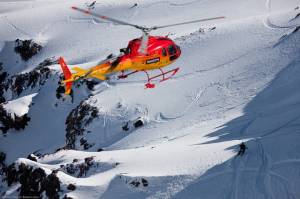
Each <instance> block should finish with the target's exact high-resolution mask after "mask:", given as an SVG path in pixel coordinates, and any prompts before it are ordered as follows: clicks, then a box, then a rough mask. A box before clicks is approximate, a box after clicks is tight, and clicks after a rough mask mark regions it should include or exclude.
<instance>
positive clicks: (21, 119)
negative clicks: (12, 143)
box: [0, 105, 30, 134]
mask: <svg viewBox="0 0 300 199" xmlns="http://www.w3.org/2000/svg"><path fill="white" fill-rule="evenodd" d="M29 121H30V117H28V116H27V114H25V115H22V116H17V115H16V114H14V115H11V114H10V113H8V112H7V111H6V110H5V109H4V108H3V106H1V105H0V125H1V126H0V130H1V132H2V133H4V134H5V133H7V131H8V130H9V129H15V130H17V131H18V130H22V129H24V128H25V127H26V126H27V125H28V122H29Z"/></svg>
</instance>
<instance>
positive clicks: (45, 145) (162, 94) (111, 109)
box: [0, 0, 300, 199]
mask: <svg viewBox="0 0 300 199" xmlns="http://www.w3.org/2000/svg"><path fill="white" fill-rule="evenodd" d="M91 2H92V1H82V0H73V1H60V0H27V1H16V0H6V1H1V2H0V27H1V29H0V62H2V63H3V68H4V70H6V71H8V72H9V73H10V75H13V74H20V73H26V72H28V71H31V70H33V69H34V68H35V67H36V66H37V65H38V64H39V63H40V62H42V61H43V60H44V59H46V58H48V57H53V56H55V57H59V56H63V57H64V58H65V60H66V61H67V63H68V65H69V66H70V67H72V66H74V65H77V66H80V67H88V66H90V65H92V64H94V63H96V62H97V61H99V60H101V59H103V58H105V57H106V56H107V55H109V54H110V53H115V54H116V53H117V52H118V49H119V48H122V47H126V45H127V42H128V41H129V40H131V39H133V38H137V37H139V36H140V35H141V33H140V32H139V31H138V30H135V29H133V28H131V27H126V26H120V25H115V24H110V23H107V22H103V21H100V20H97V19H94V18H92V17H90V16H85V15H82V14H81V13H77V12H75V11H72V10H71V9H70V7H71V6H72V5H76V6H78V7H85V6H86V4H87V3H91ZM134 3H137V4H138V6H136V7H134V8H130V7H131V6H132V5H133V4H134ZM299 4H300V3H299V1H298V0H266V1H264V0H243V1H241V0H227V1H223V0H210V1H208V0H176V1H161V0H138V1H133V0H102V1H97V3H96V4H95V9H94V11H95V12H98V13H102V14H105V15H109V16H111V17H114V18H117V19H122V20H126V21H128V22H131V23H135V24H140V25H146V26H152V25H164V24H168V23H177V22H181V21H187V20H195V19H198V18H206V17H215V16H225V17H226V19H224V20H218V21H209V22H205V23H200V24H197V23H195V24H188V25H185V26H177V27H172V28H167V29H160V30H157V31H154V32H152V34H153V35H167V34H169V33H170V37H171V38H172V39H174V41H175V42H176V43H177V44H178V45H179V46H180V47H181V49H182V55H181V57H180V58H179V60H177V61H176V62H175V63H174V64H173V65H171V66H168V67H167V68H166V69H164V70H167V69H172V68H175V67H180V71H179V72H178V73H177V74H176V75H175V77H173V78H172V79H170V80H169V81H166V82H162V83H158V82H157V85H156V88H155V89H145V88H144V83H145V75H144V74H142V73H138V74H135V75H133V76H132V77H130V78H127V79H124V80H117V79H116V78H115V76H114V75H113V76H112V77H111V78H110V80H108V81H106V82H101V83H100V84H98V85H97V86H96V87H95V88H94V90H93V91H92V92H91V93H90V92H89V91H87V89H85V88H83V87H81V88H76V87H75V88H74V101H73V102H72V101H71V100H70V97H65V98H64V99H65V100H64V101H63V100H61V99H56V97H55V91H56V88H57V86H58V85H57V82H58V75H54V76H51V78H50V79H49V80H48V81H47V82H46V84H45V85H43V86H42V87H41V88H40V89H39V90H38V91H37V90H34V89H33V90H30V89H29V90H27V91H26V92H24V93H22V94H21V96H18V97H16V96H10V95H9V94H7V95H6V96H9V99H8V100H9V102H8V103H7V104H5V109H7V110H11V112H14V113H16V114H24V113H25V112H26V113H27V112H28V116H29V117H30V118H31V120H30V122H29V124H28V126H27V127H26V128H25V129H24V130H22V131H20V132H17V131H16V130H9V132H8V134H7V135H5V136H4V135H3V136H2V135H0V136H1V137H0V151H3V152H5V153H6V154H7V159H6V163H7V164H9V163H12V162H14V161H17V162H25V163H26V164H29V165H33V166H35V167H41V168H43V169H44V170H45V171H46V172H47V173H51V170H54V169H58V168H60V166H61V165H66V164H69V163H72V162H73V160H74V159H78V160H79V161H83V160H84V158H86V157H91V156H93V157H94V161H95V162H97V163H99V165H100V166H99V167H97V168H92V169H91V170H90V171H89V172H88V174H87V176H84V177H74V176H71V175H69V174H68V173H66V172H64V171H59V172H58V177H59V179H60V181H61V183H62V187H63V192H61V197H63V196H64V195H65V194H67V195H68V196H70V197H73V198H184V199H186V198H205V199H220V198H224V199H225V198H226V199H237V198H243V199H247V198H249V199H254V198H255V199H265V198H272V199H283V198H290V199H297V198H300V190H299V185H300V175H299V174H300V153H299V151H300V142H299V140H300V134H299V132H300V106H299V104H300V87H299V85H300V31H297V29H296V28H297V27H299V26H300V17H298V18H294V17H295V16H296V15H297V14H298V13H299V12H300V9H299V8H298V9H297V6H300V5H299ZM213 27H216V28H215V29H214V28H213ZM200 28H202V29H203V30H204V32H202V31H199V29H200ZM17 38H20V39H34V40H36V41H38V42H40V43H42V44H43V49H42V51H41V52H40V53H39V54H37V55H35V56H33V57H32V58H31V59H30V60H29V61H27V62H23V61H20V57H18V55H16V54H15V53H14V52H13V42H14V40H16V39H17ZM51 68H52V69H53V70H56V71H57V73H61V71H60V68H59V66H58V65H52V66H51ZM150 73H151V74H157V71H151V72H150ZM33 96H35V97H33ZM31 100H32V102H31ZM81 101H84V102H85V103H88V104H90V105H92V106H94V107H97V109H98V110H99V117H98V118H96V119H95V120H93V121H92V122H91V123H90V124H89V125H88V126H87V127H86V129H85V132H84V134H83V135H82V136H81V137H84V138H85V139H86V140H87V141H88V142H92V143H94V145H93V147H91V148H90V149H88V150H86V151H83V150H60V151H58V152H55V150H56V149H58V148H60V147H63V146H64V144H65V141H66V138H65V136H66V130H65V129H66V124H65V122H66V118H67V116H68V114H69V113H70V112H71V110H72V109H73V108H75V107H76V106H78V105H79V104H80V102H81ZM31 103H33V105H31V106H29V104H31ZM28 109H29V110H28ZM139 117H141V118H143V119H144V121H145V122H146V123H145V125H144V126H142V127H141V128H137V129H134V128H131V129H130V131H128V132H125V131H123V130H122V128H121V127H122V125H123V124H124V122H126V121H129V120H130V121H133V120H135V119H136V118H139ZM81 137H79V138H81ZM241 142H245V143H246V146H247V147H248V148H247V150H246V153H245V155H244V156H242V157H237V156H236V153H237V151H238V145H239V144H240V143H241ZM99 148H102V149H104V150H103V151H101V152H97V149H99ZM33 152H38V153H41V154H46V153H47V154H48V155H45V156H43V157H42V158H40V159H38V162H32V161H30V160H28V159H25V158H24V157H26V156H27V155H28V154H30V153H33ZM141 178H144V179H146V180H147V181H148V183H149V185H148V186H146V187H143V186H141V185H140V186H139V187H134V186H132V185H131V184H130V182H132V181H134V180H141ZM69 183H73V184H75V185H76V187H77V188H76V190H75V191H68V190H66V186H67V185H68V184H69ZM16 186H17V185H14V186H12V187H10V188H7V187H6V188H3V189H2V190H1V185H0V196H1V191H2V192H5V191H6V193H5V195H4V196H5V197H14V196H16V195H17V194H18V193H17V191H16V190H17V187H16ZM3 187H5V186H3Z"/></svg>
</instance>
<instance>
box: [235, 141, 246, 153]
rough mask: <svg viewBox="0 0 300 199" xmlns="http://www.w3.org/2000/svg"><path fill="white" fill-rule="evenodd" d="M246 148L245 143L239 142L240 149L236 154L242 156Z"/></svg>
mask: <svg viewBox="0 0 300 199" xmlns="http://www.w3.org/2000/svg"><path fill="white" fill-rule="evenodd" d="M246 148H247V147H246V145H245V143H244V142H242V143H241V144H240V150H239V152H238V154H237V156H243V155H244V153H245V151H246Z"/></svg>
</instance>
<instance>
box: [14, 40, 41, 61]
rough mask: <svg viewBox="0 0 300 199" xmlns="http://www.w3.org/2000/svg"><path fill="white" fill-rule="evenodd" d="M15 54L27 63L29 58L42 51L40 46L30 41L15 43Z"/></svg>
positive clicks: (17, 41)
mask: <svg viewBox="0 0 300 199" xmlns="http://www.w3.org/2000/svg"><path fill="white" fill-rule="evenodd" d="M15 44H16V46H15V52H16V53H18V54H19V55H20V56H21V58H22V59H23V60H24V61H28V60H29V59H30V58H31V57H33V56H34V55H36V54H37V53H38V52H40V51H41V50H42V48H43V47H42V46H41V45H40V44H38V43H36V42H34V41H33V40H32V39H30V40H20V39H17V40H16V41H15Z"/></svg>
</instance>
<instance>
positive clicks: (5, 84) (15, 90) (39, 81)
mask: <svg viewBox="0 0 300 199" xmlns="http://www.w3.org/2000/svg"><path fill="white" fill-rule="evenodd" d="M56 62H57V61H56V60H54V58H48V59H45V60H44V61H43V62H41V63H40V64H39V65H38V66H37V67H36V68H35V69H34V70H32V71H30V72H28V73H24V74H18V75H14V76H10V77H9V74H8V73H7V72H5V71H1V70H0V77H1V78H0V102H1V103H2V102H5V101H6V99H5V97H4V92H5V91H7V90H10V91H11V92H12V94H13V96H19V95H20V94H21V93H22V92H23V91H24V90H26V89H28V88H31V89H33V88H35V87H37V86H41V85H44V84H45V82H46V81H47V80H48V79H49V77H50V75H51V71H50V69H49V68H48V67H47V66H49V65H52V64H54V63H56ZM0 69H1V67H0Z"/></svg>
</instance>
